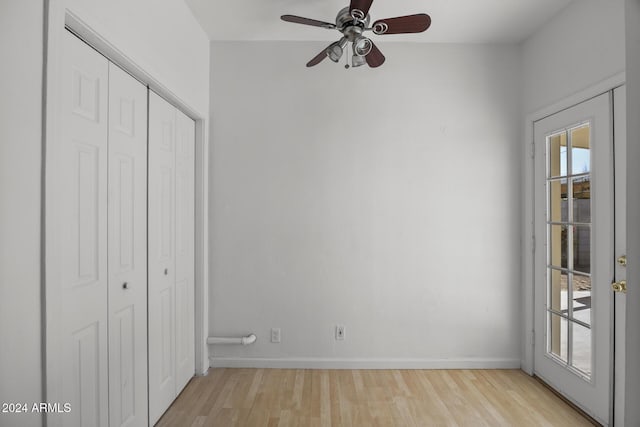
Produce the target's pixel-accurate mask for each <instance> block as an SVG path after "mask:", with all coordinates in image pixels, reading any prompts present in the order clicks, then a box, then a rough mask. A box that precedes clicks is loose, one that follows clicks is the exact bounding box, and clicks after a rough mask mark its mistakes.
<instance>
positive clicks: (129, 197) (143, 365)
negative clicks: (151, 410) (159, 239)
mask: <svg viewBox="0 0 640 427" xmlns="http://www.w3.org/2000/svg"><path fill="white" fill-rule="evenodd" d="M108 223H109V259H108V264H109V267H108V269H109V414H110V417H109V424H110V425H111V426H112V427H120V426H128V427H131V426H147V425H148V422H147V418H148V414H147V339H146V337H147V89H146V88H145V87H144V86H143V85H142V84H141V83H139V82H138V81H136V80H135V79H134V78H133V77H131V76H130V75H128V74H127V73H125V72H124V71H122V70H121V69H120V68H119V67H117V66H116V65H114V64H112V63H109V217H108Z"/></svg>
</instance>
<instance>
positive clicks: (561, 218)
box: [549, 179, 569, 222]
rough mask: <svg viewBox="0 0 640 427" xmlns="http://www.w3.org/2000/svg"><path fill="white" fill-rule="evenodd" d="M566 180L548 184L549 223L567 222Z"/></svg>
mask: <svg viewBox="0 0 640 427" xmlns="http://www.w3.org/2000/svg"><path fill="white" fill-rule="evenodd" d="M567 200H568V195H567V180H566V179H559V180H554V181H550V182H549V221H551V222H567V221H568V219H569V215H568V204H567Z"/></svg>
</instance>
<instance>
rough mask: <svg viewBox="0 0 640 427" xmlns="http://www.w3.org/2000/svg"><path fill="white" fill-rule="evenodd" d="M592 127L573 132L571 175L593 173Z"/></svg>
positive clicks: (580, 128) (573, 130)
mask: <svg viewBox="0 0 640 427" xmlns="http://www.w3.org/2000/svg"><path fill="white" fill-rule="evenodd" d="M590 138H591V126H589V124H586V125H583V126H580V127H577V128H574V129H572V130H571V174H572V175H579V174H583V173H589V172H591V141H590Z"/></svg>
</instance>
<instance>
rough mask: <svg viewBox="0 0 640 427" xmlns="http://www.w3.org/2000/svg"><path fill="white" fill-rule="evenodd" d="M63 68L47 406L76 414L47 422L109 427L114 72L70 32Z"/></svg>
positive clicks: (52, 205)
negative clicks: (110, 165) (109, 245)
mask: <svg viewBox="0 0 640 427" xmlns="http://www.w3.org/2000/svg"><path fill="white" fill-rule="evenodd" d="M61 67H62V68H61V74H60V75H61V78H62V80H61V81H60V91H61V92H60V94H61V97H60V101H61V103H62V105H60V108H59V114H60V117H61V120H60V125H61V131H60V138H59V139H55V140H54V141H53V142H52V143H51V146H50V147H49V149H48V153H47V156H48V157H49V161H48V165H49V171H48V176H50V177H51V180H49V181H48V182H47V193H48V194H47V200H48V215H50V218H53V220H52V221H53V222H52V224H50V225H51V226H50V227H49V228H48V229H47V239H49V242H50V245H51V248H52V252H54V253H52V254H50V256H52V257H55V260H56V265H55V266H52V267H51V268H52V269H54V268H55V269H58V268H59V273H58V275H59V277H55V279H54V281H55V283H56V284H57V283H59V284H60V286H59V288H58V287H57V285H55V286H56V289H55V291H52V290H48V291H47V322H48V323H47V358H48V361H47V364H48V368H49V370H48V373H47V382H48V385H47V387H48V395H47V401H49V402H62V403H69V404H70V409H71V410H70V412H68V413H62V414H50V415H49V416H48V418H49V419H48V421H49V424H50V425H64V426H65V427H67V426H69V427H74V426H77V427H84V426H104V427H106V426H107V425H108V416H109V414H108V397H109V395H108V366H107V363H108V357H107V355H108V336H107V318H108V313H107V279H108V276H107V155H108V153H107V113H108V104H107V101H108V93H107V90H108V89H107V88H108V70H109V64H108V61H107V59H106V58H104V57H103V56H101V55H100V54H98V53H97V52H96V51H94V50H93V49H91V48H90V47H89V46H88V45H86V44H85V43H83V42H82V41H81V40H80V39H78V38H76V37H75V36H74V35H72V34H71V33H69V32H65V34H64V36H63V57H62V61H61ZM52 283H53V282H52ZM47 285H48V286H54V285H53V284H49V283H48V284H47ZM35 303H36V302H35V301H34V304H35ZM5 351H11V349H5ZM25 375H28V373H25ZM62 403H61V404H62Z"/></svg>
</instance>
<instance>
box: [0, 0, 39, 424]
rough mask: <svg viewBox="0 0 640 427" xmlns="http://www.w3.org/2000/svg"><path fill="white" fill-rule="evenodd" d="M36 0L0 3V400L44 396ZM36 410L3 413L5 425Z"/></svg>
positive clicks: (34, 417)
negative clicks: (0, 95)
mask: <svg viewBox="0 0 640 427" xmlns="http://www.w3.org/2000/svg"><path fill="white" fill-rule="evenodd" d="M43 12H44V8H43V3H42V2H41V1H24V0H3V1H2V2H1V3H0V57H1V58H2V66H1V67H0V76H1V78H0V93H1V94H2V97H0V236H2V237H0V343H1V344H0V346H1V347H2V350H1V351H0V402H28V403H32V402H40V401H41V400H42V387H41V375H42V369H41V364H42V359H41V344H40V330H41V328H40V177H41V174H40V162H41V145H42V126H41V123H42V114H41V105H42V52H43V48H42V46H43V45H42V32H43ZM41 422H42V421H41V417H40V416H39V415H38V414H27V415H24V414H17V415H8V414H3V413H0V425H2V426H9V425H10V426H38V425H40V424H41Z"/></svg>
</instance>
